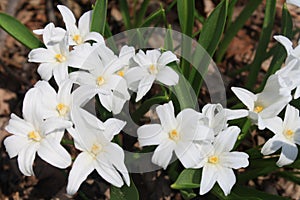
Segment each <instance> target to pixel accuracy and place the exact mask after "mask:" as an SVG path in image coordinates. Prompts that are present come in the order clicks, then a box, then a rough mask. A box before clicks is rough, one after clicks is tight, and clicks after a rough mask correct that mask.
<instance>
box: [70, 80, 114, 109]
mask: <svg viewBox="0 0 300 200" xmlns="http://www.w3.org/2000/svg"><path fill="white" fill-rule="evenodd" d="M99 93H101V94H103V95H105V94H106V95H108V92H107V91H104V90H102V89H100V88H97V87H95V86H91V85H82V86H80V87H79V88H77V89H76V90H75V91H74V92H73V93H72V98H73V106H84V105H85V104H86V103H87V102H88V101H89V100H91V99H92V98H93V97H95V95H96V94H99Z"/></svg>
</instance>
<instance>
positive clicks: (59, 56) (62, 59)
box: [55, 54, 67, 63]
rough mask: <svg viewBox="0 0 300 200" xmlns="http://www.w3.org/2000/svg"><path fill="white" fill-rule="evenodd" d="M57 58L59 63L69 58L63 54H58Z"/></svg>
mask: <svg viewBox="0 0 300 200" xmlns="http://www.w3.org/2000/svg"><path fill="white" fill-rule="evenodd" d="M55 59H56V61H57V62H59V63H62V62H65V61H66V60H67V59H66V57H65V56H63V55H62V54H56V55H55Z"/></svg>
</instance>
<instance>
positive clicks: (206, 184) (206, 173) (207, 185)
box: [200, 164, 218, 195]
mask: <svg viewBox="0 0 300 200" xmlns="http://www.w3.org/2000/svg"><path fill="white" fill-rule="evenodd" d="M217 178H218V168H217V167H216V166H215V165H211V164H206V165H204V167H203V171H202V177H201V183H200V195H203V194H206V193H207V192H208V191H210V190H211V189H212V187H213V186H214V184H215V183H216V181H217Z"/></svg>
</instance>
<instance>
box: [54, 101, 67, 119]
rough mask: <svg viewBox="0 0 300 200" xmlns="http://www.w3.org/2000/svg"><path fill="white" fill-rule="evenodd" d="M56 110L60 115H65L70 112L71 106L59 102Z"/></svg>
mask: <svg viewBox="0 0 300 200" xmlns="http://www.w3.org/2000/svg"><path fill="white" fill-rule="evenodd" d="M56 110H57V111H58V113H59V116H65V115H66V114H67V113H68V112H69V107H68V106H67V105H65V104H63V103H59V104H57V106H56Z"/></svg>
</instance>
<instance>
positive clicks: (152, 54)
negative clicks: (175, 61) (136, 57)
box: [146, 49, 161, 64]
mask: <svg viewBox="0 0 300 200" xmlns="http://www.w3.org/2000/svg"><path fill="white" fill-rule="evenodd" d="M146 56H147V58H148V59H149V60H150V61H151V64H156V63H157V61H158V58H159V57H160V56H161V52H160V51H159V50H157V49H153V50H147V51H146Z"/></svg>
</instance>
